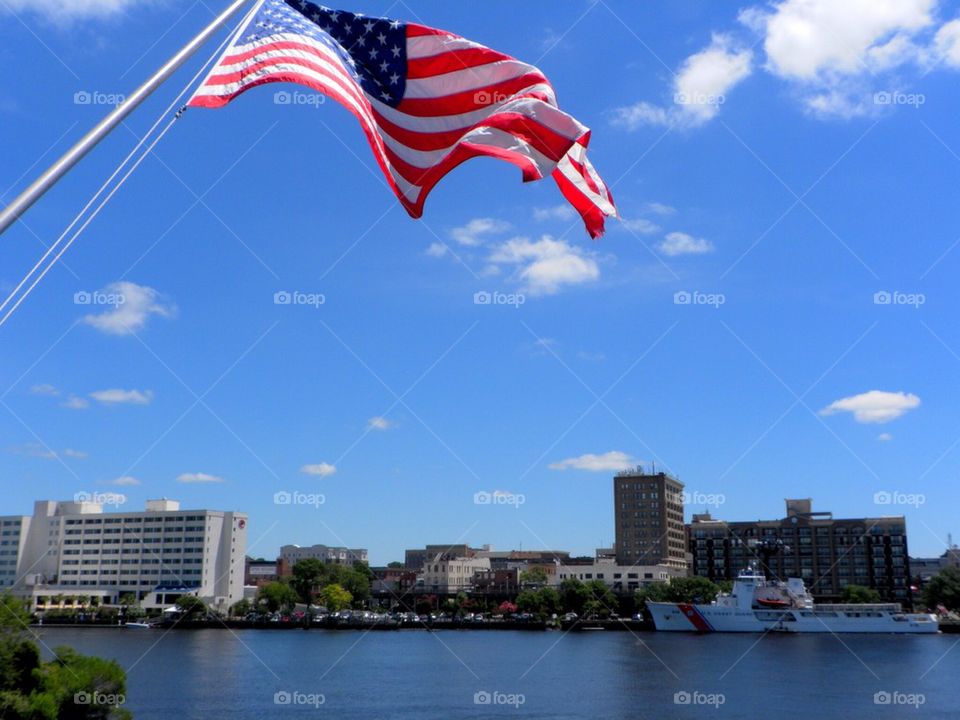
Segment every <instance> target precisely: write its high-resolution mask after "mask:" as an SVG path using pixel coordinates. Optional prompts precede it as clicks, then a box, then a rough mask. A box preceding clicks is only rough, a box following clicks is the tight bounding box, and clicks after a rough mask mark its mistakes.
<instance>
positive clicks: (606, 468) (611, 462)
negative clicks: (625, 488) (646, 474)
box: [550, 450, 637, 472]
mask: <svg viewBox="0 0 960 720" xmlns="http://www.w3.org/2000/svg"><path fill="white" fill-rule="evenodd" d="M636 464H637V461H636V460H634V459H633V458H632V457H630V456H629V455H627V454H626V453H625V452H620V451H619V450H611V451H610V452H606V453H603V454H601V455H594V454H593V453H587V454H586V455H580V456H579V457H572V458H567V459H566V460H561V461H560V462H555V463H551V465H550V469H551V470H587V471H589V472H615V471H617V470H624V469H625V468H628V467H631V466H633V465H636Z"/></svg>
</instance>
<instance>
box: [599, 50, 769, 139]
mask: <svg viewBox="0 0 960 720" xmlns="http://www.w3.org/2000/svg"><path fill="white" fill-rule="evenodd" d="M752 65H753V53H752V52H751V51H750V50H746V49H741V48H738V47H737V46H736V44H735V42H734V41H733V39H732V38H731V37H730V36H729V35H714V36H713V38H712V40H711V42H710V45H708V46H707V47H706V48H704V49H703V50H701V51H700V52H698V53H695V54H693V55H691V56H690V57H688V58H687V59H686V60H685V61H684V62H683V64H682V65H681V66H680V69H679V70H678V71H677V74H676V75H675V77H674V82H673V105H672V106H670V107H666V108H664V107H658V106H656V105H653V104H651V103H648V102H639V103H637V104H635V105H632V106H629V107H624V108H620V109H619V110H617V112H616V116H615V118H614V122H615V124H617V125H619V126H621V127H625V128H627V129H628V130H635V129H637V128H639V127H641V126H643V125H680V126H683V127H695V126H697V125H703V124H704V123H706V122H708V121H710V120H712V119H713V118H714V117H716V115H717V113H719V112H720V108H721V107H722V106H723V104H724V103H725V102H726V95H727V93H729V92H730V91H731V90H732V89H733V88H734V87H736V86H737V85H738V84H739V83H740V82H742V81H743V80H744V79H745V78H747V77H749V75H750V73H751V72H752V71H753V69H752Z"/></svg>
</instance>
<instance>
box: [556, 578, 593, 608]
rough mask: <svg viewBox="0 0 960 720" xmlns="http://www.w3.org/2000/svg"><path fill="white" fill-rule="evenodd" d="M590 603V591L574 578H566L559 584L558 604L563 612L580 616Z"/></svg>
mask: <svg viewBox="0 0 960 720" xmlns="http://www.w3.org/2000/svg"><path fill="white" fill-rule="evenodd" d="M589 601H590V591H589V590H588V589H587V587H586V585H584V584H583V583H582V582H580V581H579V580H577V579H576V578H567V579H566V580H564V581H563V582H561V583H560V602H561V604H562V606H563V610H564V612H573V613H577V614H578V615H580V614H581V613H583V609H584V606H585V605H586V604H587V603H588V602H589Z"/></svg>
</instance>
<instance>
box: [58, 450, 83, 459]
mask: <svg viewBox="0 0 960 720" xmlns="http://www.w3.org/2000/svg"><path fill="white" fill-rule="evenodd" d="M63 455H64V456H65V457H68V458H73V459H74V460H86V459H87V457H89V455H88V454H87V453H85V452H84V451H83V450H74V449H73V448H67V449H66V450H64V451H63Z"/></svg>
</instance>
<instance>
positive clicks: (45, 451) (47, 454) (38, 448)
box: [8, 443, 88, 460]
mask: <svg viewBox="0 0 960 720" xmlns="http://www.w3.org/2000/svg"><path fill="white" fill-rule="evenodd" d="M8 451H9V452H11V453H13V454H14V455H27V456H29V457H35V458H41V459H42V460H57V459H58V458H60V457H68V458H73V459H74V460H84V459H86V458H87V457H88V455H87V453H85V452H83V451H81V450H74V449H73V448H67V449H66V450H64V451H63V452H59V453H58V452H57V451H56V450H52V449H50V448H48V447H47V446H45V445H42V444H41V443H27V444H26V445H19V446H17V447H12V448H9V450H8Z"/></svg>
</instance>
